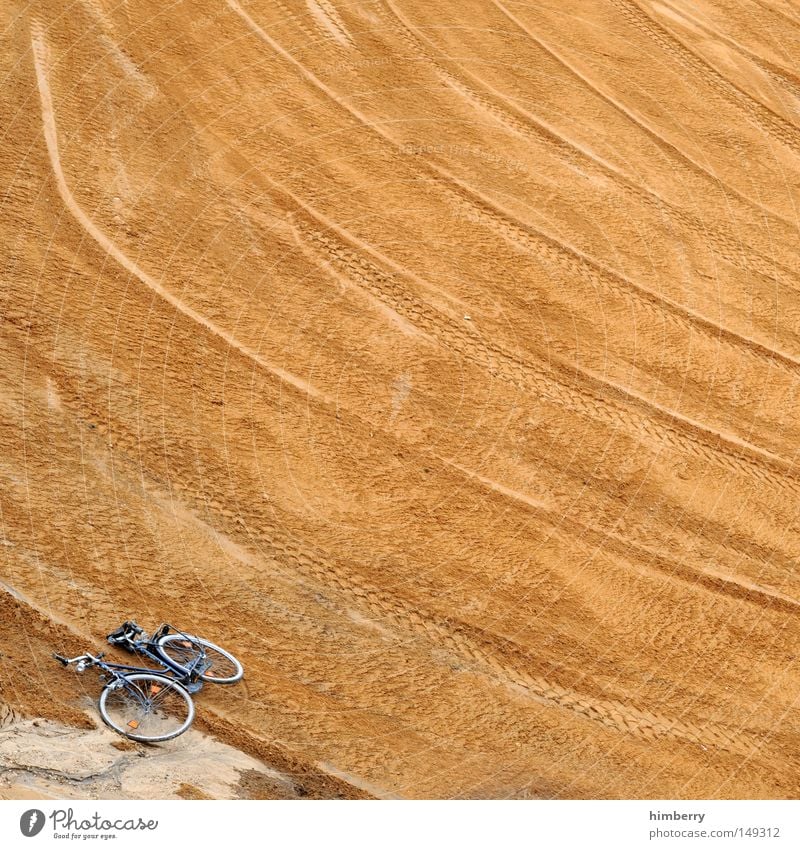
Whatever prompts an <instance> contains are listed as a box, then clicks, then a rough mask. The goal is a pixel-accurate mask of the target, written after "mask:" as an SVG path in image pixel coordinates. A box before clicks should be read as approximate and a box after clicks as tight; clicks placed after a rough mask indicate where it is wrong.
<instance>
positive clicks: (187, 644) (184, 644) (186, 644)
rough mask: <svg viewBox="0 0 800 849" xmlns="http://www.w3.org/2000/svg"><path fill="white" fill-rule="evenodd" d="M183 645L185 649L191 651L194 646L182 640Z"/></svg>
mask: <svg viewBox="0 0 800 849" xmlns="http://www.w3.org/2000/svg"><path fill="white" fill-rule="evenodd" d="M181 645H182V646H183V647H184V648H185V649H190V648H191V647H192V644H191V643H190V642H189V641H188V640H181Z"/></svg>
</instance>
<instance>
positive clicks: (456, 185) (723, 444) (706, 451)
mask: <svg viewBox="0 0 800 849" xmlns="http://www.w3.org/2000/svg"><path fill="white" fill-rule="evenodd" d="M226 3H227V4H228V6H229V7H230V8H231V9H232V10H233V11H234V12H235V14H237V15H238V16H239V17H241V18H242V19H243V20H244V21H245V23H246V24H247V25H248V26H249V27H250V28H251V29H252V30H253V32H254V33H255V34H256V35H257V36H258V37H259V38H260V39H261V40H262V41H264V42H265V43H266V44H268V45H269V46H270V47H271V48H272V49H273V50H274V51H275V52H277V53H278V54H279V55H281V56H283V57H284V58H285V59H286V60H287V61H289V62H290V63H291V64H292V65H294V66H295V67H297V68H298V69H299V70H300V72H301V73H302V75H303V76H304V77H305V78H306V79H307V80H308V81H309V82H310V83H311V84H312V85H313V86H315V87H316V88H318V89H319V90H321V91H322V92H323V93H324V94H325V95H326V96H328V97H329V98H330V99H331V100H333V102H334V103H335V104H336V105H337V106H339V108H341V109H344V110H345V111H346V112H348V113H349V114H351V115H352V116H353V117H355V118H356V119H357V120H358V121H359V122H360V123H362V124H363V125H365V126H366V127H367V128H368V129H370V130H371V131H372V132H374V133H376V134H377V135H379V136H380V137H381V138H383V139H384V140H386V141H388V142H389V143H390V144H391V145H393V146H394V147H396V146H397V145H396V143H395V142H394V140H393V139H391V138H390V137H388V136H386V135H385V133H383V132H382V131H381V130H380V129H379V128H377V127H376V126H375V125H374V124H372V122H370V121H369V119H368V118H367V117H366V116H365V115H363V114H362V113H360V112H359V111H358V110H356V109H353V108H352V107H350V106H348V105H347V104H345V103H344V102H342V101H341V99H340V98H339V97H338V96H337V95H336V93H335V92H334V91H333V90H332V89H330V88H329V87H328V86H327V85H326V84H325V83H323V82H322V81H321V80H319V79H318V78H317V77H316V76H315V75H314V74H313V73H312V72H311V71H309V70H308V68H306V67H305V66H304V65H303V64H302V63H301V62H299V61H298V60H297V59H295V57H294V56H292V55H291V54H290V53H289V52H288V51H286V50H285V48H283V47H282V46H281V45H280V44H278V43H277V42H276V41H275V40H274V39H273V38H272V37H271V36H270V35H269V34H268V33H267V32H265V31H264V30H263V29H262V28H261V27H260V26H259V25H258V24H257V23H256V22H255V21H254V20H253V19H252V18H251V17H250V15H248V13H247V12H246V11H245V10H244V9H242V7H241V5H240V4H239V3H238V2H237V0H226ZM421 167H422V168H423V169H424V170H426V171H428V172H429V173H430V174H431V175H432V176H433V177H434V178H435V179H436V181H437V182H441V183H442V184H443V188H447V184H449V189H450V191H451V192H455V193H456V194H457V195H458V194H460V195H461V199H462V202H463V201H464V200H466V202H467V203H469V204H471V205H472V207H473V208H475V209H476V211H478V214H483V213H486V212H488V213H489V215H488V218H490V219H493V220H495V221H500V222H501V221H502V219H503V216H502V214H501V213H499V212H498V211H497V209H496V208H495V206H494V204H493V203H492V202H491V201H489V200H488V199H486V198H485V197H483V196H480V195H478V194H477V193H476V192H474V190H472V189H470V188H469V187H465V186H464V185H463V184H462V183H461V181H459V180H458V178H455V177H454V176H453V175H452V174H450V173H449V172H447V171H445V170H444V169H442V168H439V167H437V166H434V165H430V164H427V163H426V164H423V165H422V166H421ZM270 182H271V183H272V184H273V185H274V186H275V187H276V188H277V189H278V190H279V191H280V192H281V193H282V194H283V195H284V196H285V197H290V198H291V200H292V206H295V207H296V206H297V205H298V203H300V204H301V205H302V206H303V208H304V209H305V210H306V211H307V212H309V211H310V209H309V207H308V205H307V204H303V203H302V202H300V201H299V200H298V198H297V197H296V196H294V195H293V194H292V193H291V192H289V191H288V190H287V189H285V188H284V187H280V186H278V185H277V184H275V183H274V181H270ZM313 214H314V215H315V216H316V217H317V218H318V219H319V218H320V217H322V216H321V215H320V214H319V213H316V212H314V213H313ZM507 223H508V222H507ZM326 226H328V227H329V228H331V227H332V228H333V230H334V231H339V232H341V228H339V227H338V225H331V224H330V222H328V223H327V225H326ZM505 226H506V225H505V224H504V225H503V227H505ZM510 226H512V227H513V226H516V222H511V223H510ZM351 243H352V240H351ZM361 247H362V249H363V248H364V247H365V246H363V245H362V246H361ZM370 251H371V253H372V254H373V255H374V254H375V251H372V250H371V249H370ZM383 259H384V261H385V258H383ZM389 305H390V306H392V305H391V304H389ZM393 308H394V307H393ZM395 311H396V312H401V311H400V310H399V309H395ZM728 332H729V333H730V331H728ZM734 335H735V334H734ZM482 344H483V346H484V347H492V348H493V349H494V351H495V353H498V352H500V350H501V349H499V348H498V347H497V346H488V343H485V342H483V343H482ZM756 344H758V343H756ZM770 350H771V349H770ZM502 358H503V359H505V360H506V361H508V359H509V355H506V354H503V355H502ZM495 359H496V357H495ZM511 359H512V360H514V361H515V362H516V366H517V368H518V369H519V368H522V369H523V370H524V369H525V368H526V367H527V368H530V369H533V370H535V371H538V372H539V377H540V379H539V380H538V383H539V387H541V388H543V381H542V379H541V378H545V380H547V382H548V383H549V384H551V385H550V388H551V389H552V390H554V392H555V397H557V398H558V401H557V403H561V404H562V405H564V406H568V407H570V406H571V405H572V404H576V405H577V406H576V407H575V409H577V410H579V411H580V412H583V413H586V414H589V415H591V416H593V417H594V418H597V417H600V418H606V420H609V421H610V422H611V423H612V424H615V425H619V424H623V423H626V424H628V425H631V424H632V425H633V426H634V429H635V431H636V432H638V433H642V432H644V433H646V434H648V435H649V436H650V437H651V438H653V439H655V440H656V441H659V442H660V441H662V440H666V442H667V444H669V445H670V446H671V447H677V446H680V445H683V448H684V449H685V450H688V451H689V452H690V453H692V454H695V455H697V456H699V457H701V458H703V459H704V460H707V461H709V462H712V463H714V464H716V465H721V466H723V467H725V468H728V469H729V470H733V471H738V472H742V471H745V472H746V473H748V474H750V475H751V476H754V477H756V478H757V479H759V480H760V481H762V482H764V481H767V482H770V483H772V484H773V485H777V486H778V487H779V488H783V487H785V488H788V489H790V490H792V491H793V492H797V493H800V477H798V473H797V472H796V470H795V469H794V467H793V464H792V463H790V462H789V461H787V460H785V459H783V458H781V457H778V456H777V455H775V454H773V453H771V452H769V451H767V450H766V449H762V448H759V447H758V446H755V445H752V444H751V443H748V442H746V441H745V440H743V439H740V438H739V437H737V436H735V435H733V434H730V435H726V434H723V433H721V432H719V431H715V430H713V429H711V428H707V427H705V426H704V425H702V424H700V423H699V422H695V421H693V420H691V419H689V418H687V417H686V416H683V415H681V414H680V413H677V412H674V411H671V410H667V409H666V408H663V407H661V406H660V405H658V404H656V403H654V402H652V401H650V400H648V399H647V398H645V397H644V396H641V395H639V394H637V393H634V392H632V391H631V390H627V389H624V388H622V387H620V386H618V385H616V384H613V383H610V382H608V381H604V380H603V379H601V378H599V377H597V376H596V375H594V374H591V373H590V372H588V371H587V370H585V369H580V368H574V367H569V366H565V365H563V364H555V363H552V364H549V366H550V367H549V368H548V369H547V371H545V369H544V368H541V367H537V366H533V365H532V364H525V363H523V362H522V361H520V359H519V357H517V356H516V355H515V356H513V357H511ZM476 361H479V360H476ZM499 376H502V372H500V373H499ZM576 378H577V380H578V381H579V383H581V384H583V385H579V386H578V387H576V388H574V389H572V388H571V385H572V384H574V383H575V381H576ZM524 383H525V382H524V381H523V385H524ZM550 394H551V395H552V394H553V393H552V392H551V393H550ZM571 394H572V395H574V396H575V399H573V400H570V398H569V396H570V395H571ZM609 395H610V396H612V397H613V398H614V400H615V402H616V403H610V402H607V400H606V398H605V397H604V396H609ZM626 402H629V403H630V404H631V405H633V406H635V407H639V408H642V407H644V408H649V409H651V411H652V413H653V415H652V418H653V419H654V420H655V422H656V423H657V424H656V425H655V426H654V423H653V422H650V421H649V420H648V418H647V417H643V416H632V415H631V413H630V412H629V411H628V410H627V409H626V408H625V403H626ZM659 431H662V432H661V433H659ZM682 431H683V433H682ZM662 444H663V443H662ZM760 464H764V465H766V466H767V467H768V470H766V471H765V470H764V469H762V468H761V465H760Z"/></svg>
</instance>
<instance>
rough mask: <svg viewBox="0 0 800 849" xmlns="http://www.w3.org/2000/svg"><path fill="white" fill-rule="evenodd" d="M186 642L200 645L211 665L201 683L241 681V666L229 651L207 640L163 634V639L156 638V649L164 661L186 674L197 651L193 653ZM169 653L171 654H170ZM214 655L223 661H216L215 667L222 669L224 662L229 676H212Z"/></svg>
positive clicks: (242, 674) (185, 635) (233, 682)
mask: <svg viewBox="0 0 800 849" xmlns="http://www.w3.org/2000/svg"><path fill="white" fill-rule="evenodd" d="M187 642H188V643H190V644H191V643H193V642H194V643H199V644H200V645H202V646H203V647H204V648H205V650H206V658H207V659H208V660H210V661H211V663H212V665H211V667H210V668H209V669H207V670H206V671H205V672H204V673H203V674H202V675H201V676H200V680H201V681H205V682H206V683H208V684H235V683H236V682H237V681H241V680H242V677H243V676H244V668H243V667H242V664H241V663H240V662H239V661H238V660H237V659H236V658H235V657H234V656H233V655H232V654H231V653H230V652H229V651H225V649H222V648H220V647H219V646H218V645H215V644H214V643H211V642H209V641H208V640H204V639H203V638H202V637H195V636H192V635H191V634H165V635H164V636H163V637H159V638H158V640H157V642H156V649H157V650H158V653H159V654H160V655H161V656H162V657H163V658H164V659H165V660H168V661H169V662H170V663H173V664H175V665H176V666H178V667H179V668H180V669H181V670H182V671H183V672H184V673H188V672H189V669H190V668H191V665H192V661H193V660H194V658H195V657H197V651H196V650H194V651H193V649H192V646H191V645H184V644H185V643H187ZM169 652H172V654H170V653H169ZM215 654H216V655H219V656H220V658H221V659H223V660H222V661H219V660H218V662H217V666H218V667H219V668H222V669H224V668H225V663H224V661H227V663H228V665H229V667H230V668H229V669H226V672H229V673H230V674H222V675H214V673H213V669H214V655H215Z"/></svg>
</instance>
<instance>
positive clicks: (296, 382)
mask: <svg viewBox="0 0 800 849" xmlns="http://www.w3.org/2000/svg"><path fill="white" fill-rule="evenodd" d="M31 46H32V48H33V62H34V68H35V71H36V83H37V87H38V90H39V99H40V101H41V109H42V124H43V127H44V137H45V142H46V144H47V152H48V155H49V158H50V165H51V167H52V170H53V176H54V177H55V180H56V185H57V187H58V193H59V194H60V195H61V200H62V201H63V202H64V206H65V207H66V208H67V210H69V212H70V213H71V214H72V216H73V218H75V220H76V221H77V222H78V224H80V225H81V227H82V228H83V229H84V230H85V231H86V233H87V234H88V235H89V236H91V237H92V239H94V241H95V242H97V244H98V245H99V246H100V247H101V248H102V249H103V250H104V251H105V252H106V253H107V254H108V255H109V256H111V257H113V258H114V259H115V260H116V261H117V262H118V263H119V265H121V266H122V267H123V268H124V269H125V270H126V271H128V272H129V273H130V274H132V275H133V276H134V277H136V278H137V279H138V280H139V281H140V282H141V283H143V284H144V285H145V286H147V287H148V288H149V289H151V290H152V291H153V292H154V293H155V294H156V295H158V296H159V297H160V298H162V299H163V300H165V301H167V302H168V303H169V304H171V305H172V306H173V307H174V308H175V309H176V310H177V311H178V312H179V313H181V314H182V315H184V316H186V317H187V318H189V319H191V320H192V321H193V322H195V323H196V324H199V325H200V326H201V327H203V328H204V329H205V330H206V331H207V332H209V333H211V334H212V335H214V336H216V337H218V338H219V339H222V341H223V342H225V344H226V345H228V346H229V347H231V348H233V349H234V350H236V351H238V352H239V353H240V354H241V355H243V356H244V357H246V358H247V359H249V360H252V361H253V362H254V363H256V365H258V366H259V367H260V368H262V369H265V370H266V371H269V372H270V373H271V374H272V375H274V376H275V377H276V378H278V380H280V381H281V383H283V384H285V385H288V386H291V387H293V388H294V389H296V390H298V391H299V392H301V393H302V394H304V395H307V396H310V397H312V398H315V399H317V400H322V401H325V402H327V403H329V404H332V403H334V402H333V400H332V399H331V398H329V397H327V396H325V395H324V394H323V393H321V392H320V391H319V390H318V389H317V388H316V387H314V386H312V385H311V384H310V383H307V382H306V381H305V380H303V379H302V378H300V377H297V376H296V375H294V374H291V373H290V372H288V371H286V370H285V369H282V368H281V367H280V366H277V365H275V364H274V363H270V362H268V361H267V360H265V359H264V358H263V357H262V356H261V355H260V354H259V353H258V352H257V351H255V350H253V349H252V348H249V347H248V346H246V345H244V344H242V342H240V341H239V340H238V339H237V338H236V337H235V336H233V335H232V334H231V333H229V332H228V331H227V330H225V329H224V328H222V327H220V326H219V325H217V324H215V323H214V322H212V321H211V320H209V319H208V318H206V317H205V316H203V315H201V314H200V313H199V312H197V311H196V310H194V309H192V307H190V306H189V305H188V304H186V303H185V302H183V301H182V300H181V299H180V298H178V297H177V296H176V295H174V294H173V293H172V292H170V291H169V290H168V289H167V288H166V287H165V286H163V285H162V284H161V283H159V282H158V281H157V280H155V279H154V278H153V277H151V276H150V275H149V274H148V273H147V272H146V271H144V270H142V269H141V268H139V266H138V265H136V263H135V262H133V260H131V259H130V258H129V257H127V256H126V255H125V254H124V253H123V252H122V251H121V250H120V249H119V248H118V247H117V245H116V244H114V242H113V241H112V240H111V239H110V238H109V237H108V236H106V234H105V233H103V231H102V230H100V228H99V227H97V225H96V224H95V223H94V221H92V219H91V218H90V217H89V216H88V215H87V214H86V213H85V212H84V211H83V209H82V208H81V206H80V205H79V204H78V202H77V201H76V200H75V197H74V196H73V194H72V191H71V190H70V188H69V185H68V184H67V181H66V178H65V176H64V171H63V169H62V167H61V157H60V154H59V149H58V134H57V129H56V120H55V112H54V109H53V100H52V95H51V92H50V82H49V79H48V68H47V65H48V62H47V43H46V41H45V37H44V29H43V27H42V26H41V24H39V23H37V22H34V23H33V24H32V26H31Z"/></svg>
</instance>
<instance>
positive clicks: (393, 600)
mask: <svg viewBox="0 0 800 849" xmlns="http://www.w3.org/2000/svg"><path fill="white" fill-rule="evenodd" d="M172 484H173V491H174V490H175V489H178V490H181V491H182V497H181V501H182V502H183V505H184V506H183V508H182V509H183V510H185V511H187V512H189V513H191V514H194V509H193V508H192V507H191V506H189V505H190V504H191V503H193V501H194V499H195V496H194V494H193V493H192V492H191V491H190V490H188V489H185V488H184V487H183V486H182V484H180V483H179V482H177V481H172ZM176 484H177V486H176ZM202 507H203V509H209V508H213V509H214V510H215V512H216V511H221V510H224V506H223V505H220V504H214V503H212V504H209V503H208V502H207V501H204V502H203V505H202ZM246 509H247V508H244V510H243V511H241V512H240V513H239V515H238V516H237V517H236V518H237V520H238V521H237V522H236V523H235V524H234V525H233V526H232V527H231V529H230V532H231V533H232V534H234V536H235V535H237V534H240V533H242V532H245V533H246V534H247V535H248V538H249V540H250V541H251V542H256V543H257V544H258V547H259V551H260V552H261V553H262V554H263V553H269V554H271V555H272V556H273V557H274V559H275V560H276V561H277V562H278V563H279V564H280V565H281V567H282V568H288V567H293V568H294V570H295V572H296V573H297V574H299V575H301V576H305V577H306V578H307V579H310V580H311V581H312V582H313V583H315V584H317V585H320V586H323V587H325V589H326V592H331V591H335V592H338V593H340V594H341V595H342V596H344V597H345V598H346V599H348V603H350V602H352V603H355V604H356V605H357V606H360V607H361V608H362V609H364V610H366V611H367V612H369V613H370V614H372V615H374V616H376V617H377V618H378V620H379V621H380V620H383V621H388V622H391V623H394V624H395V625H396V626H398V627H399V628H400V629H402V630H405V631H407V632H409V633H411V634H414V635H416V636H419V637H421V638H423V639H425V640H427V641H429V642H430V643H432V645H433V646H435V647H437V648H445V649H447V650H449V651H451V652H453V653H454V654H456V655H457V656H458V657H460V658H463V659H466V660H467V661H468V662H470V663H471V664H472V665H473V666H474V667H477V669H478V670H480V671H482V672H483V674H484V675H487V676H488V677H489V678H491V679H492V680H495V681H497V682H498V683H500V684H502V685H503V686H505V687H508V688H510V689H511V690H512V691H514V692H517V693H519V694H520V695H523V696H525V697H528V698H531V699H533V700H534V701H537V702H539V703H540V704H543V705H545V706H548V707H556V708H561V709H564V710H568V711H571V712H573V713H576V714H578V715H579V716H581V717H582V718H584V719H588V720H591V721H593V722H598V723H600V724H601V725H604V726H606V727H607V728H610V729H612V730H613V731H616V732H619V733H623V734H630V735H632V736H634V737H637V738H639V739H643V740H656V739H660V738H672V739H677V740H682V741H684V742H689V743H694V744H697V745H708V746H714V747H716V748H720V749H724V750H726V751H729V752H733V753H736V754H741V755H745V756H752V755H753V754H755V753H756V752H757V751H758V746H757V744H756V743H755V742H754V741H752V740H751V739H750V738H749V736H747V735H745V734H740V733H736V732H734V731H733V730H731V729H729V728H727V727H725V726H722V725H718V724H712V723H709V724H706V725H703V726H700V725H698V724H696V723H694V722H692V721H689V720H683V719H672V718H669V717H665V716H662V715H659V714H656V713H653V712H651V711H647V710H640V709H638V708H635V707H632V706H629V705H626V704H625V703H623V702H621V701H619V700H616V699H605V698H602V697H595V696H592V695H590V694H588V693H583V692H578V691H576V690H574V689H571V688H569V687H565V686H563V685H561V684H558V683H555V682H553V681H549V680H547V679H546V678H544V677H543V676H541V675H536V674H534V673H532V672H530V671H528V669H527V668H526V667H528V666H529V665H530V658H529V657H528V656H527V655H526V653H525V651H524V650H523V649H522V648H521V647H519V646H517V645H516V644H514V643H513V642H512V641H510V640H508V639H506V638H504V637H501V636H499V635H496V634H490V633H489V632H487V631H485V630H483V629H480V628H477V627H475V626H472V625H469V624H467V623H464V622H461V621H459V620H456V619H453V618H445V617H442V616H441V615H439V614H437V613H435V612H433V611H431V610H426V609H424V608H423V607H421V606H420V605H418V604H415V603H412V602H411V601H409V600H407V599H406V598H404V597H403V596H401V595H400V594H398V593H394V592H393V593H391V594H390V593H388V592H386V591H384V590H382V589H380V588H379V587H377V586H375V585H374V584H372V583H371V582H369V581H368V580H366V579H364V578H363V576H361V575H358V574H357V573H354V572H353V570H352V569H351V568H350V567H348V566H346V565H344V564H343V563H342V562H341V561H339V560H337V559H335V558H334V557H333V556H331V555H328V554H327V553H326V552H323V551H321V550H320V549H318V548H316V547H313V546H310V545H305V544H303V543H302V542H298V541H297V540H296V539H295V538H293V537H292V536H290V535H289V534H288V533H286V532H285V531H283V530H282V529H280V528H279V527H278V526H277V525H276V524H275V523H274V522H270V521H269V519H265V518H264V516H263V515H261V514H258V513H253V514H251V515H250V516H248V515H247V514H246ZM197 521H202V520H201V519H199V518H198V519H197ZM343 615H346V611H343Z"/></svg>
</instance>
